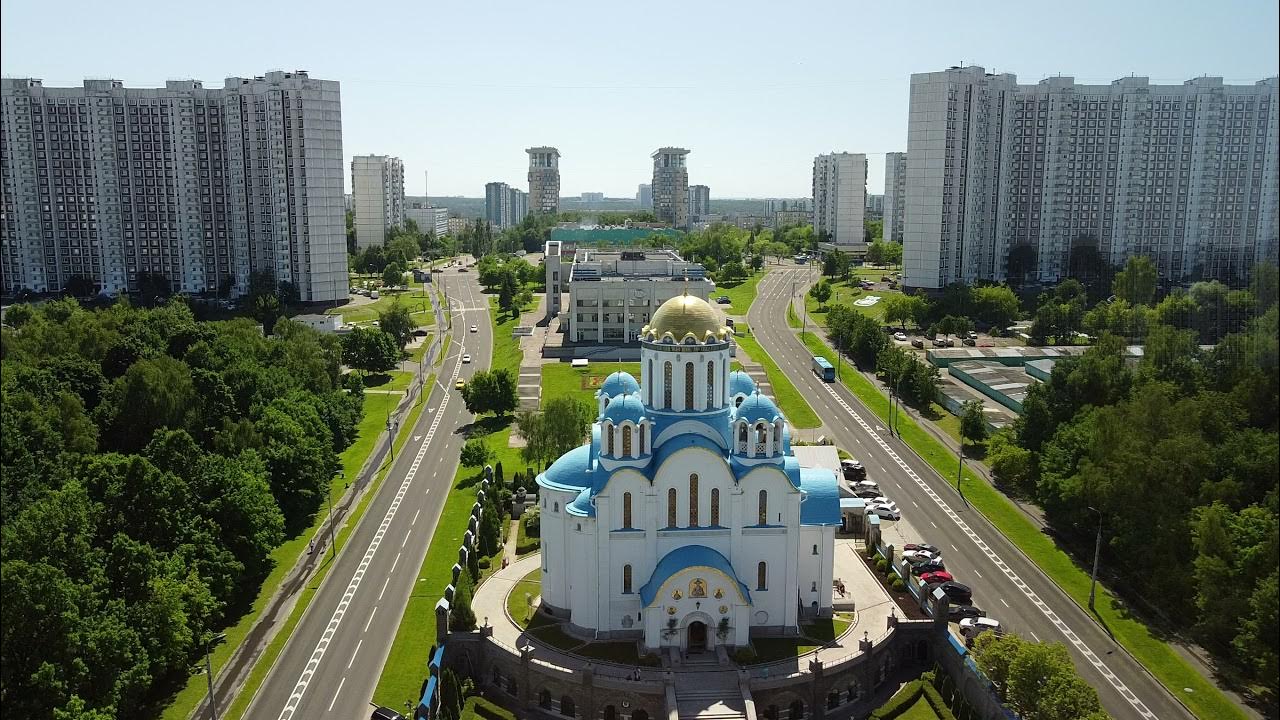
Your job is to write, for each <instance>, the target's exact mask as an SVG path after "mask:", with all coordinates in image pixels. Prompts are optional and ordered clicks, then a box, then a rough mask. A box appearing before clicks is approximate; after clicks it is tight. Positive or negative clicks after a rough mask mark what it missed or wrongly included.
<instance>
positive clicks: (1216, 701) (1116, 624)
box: [803, 333, 1248, 720]
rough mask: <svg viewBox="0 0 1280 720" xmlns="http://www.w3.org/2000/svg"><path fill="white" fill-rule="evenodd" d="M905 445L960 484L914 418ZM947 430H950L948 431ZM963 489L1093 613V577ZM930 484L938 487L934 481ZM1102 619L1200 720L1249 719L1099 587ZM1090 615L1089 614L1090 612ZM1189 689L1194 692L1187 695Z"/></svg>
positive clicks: (974, 481)
mask: <svg viewBox="0 0 1280 720" xmlns="http://www.w3.org/2000/svg"><path fill="white" fill-rule="evenodd" d="M803 340H804V344H805V346H806V347H808V348H809V349H810V351H812V352H813V353H814V354H815V355H824V356H825V357H827V359H828V360H834V357H835V352H834V351H833V350H832V349H831V348H830V346H828V345H826V344H825V343H824V342H823V341H822V340H821V339H820V338H818V337H817V336H816V335H814V334H813V333H806V334H805V335H804V337H803ZM840 380H841V382H843V383H844V384H845V385H846V386H848V387H849V388H850V390H852V391H853V393H854V394H855V395H857V396H858V399H859V400H861V401H862V402H863V404H865V405H866V406H867V407H868V408H870V410H871V411H872V412H873V413H875V415H876V417H878V418H880V420H881V421H882V422H883V421H885V418H887V416H888V410H889V400H888V398H887V397H886V396H885V395H884V394H882V393H881V392H880V390H879V389H878V388H877V387H876V386H874V385H872V384H871V381H869V380H867V379H866V378H865V377H863V376H862V374H861V373H859V372H857V371H856V370H855V369H853V368H851V367H849V366H848V365H847V364H846V365H845V366H844V367H842V368H841V372H840ZM898 417H899V419H900V422H899V428H900V431H901V435H902V439H903V440H904V441H905V442H906V443H907V444H908V445H910V446H911V448H912V450H914V451H915V452H916V454H917V455H919V456H920V457H921V458H923V459H924V461H925V462H927V463H928V464H929V465H930V466H931V467H932V468H933V469H934V470H935V471H937V472H938V474H939V475H941V476H942V477H943V478H952V480H948V481H947V482H954V478H955V475H956V470H957V466H958V461H957V458H956V455H955V453H953V452H951V451H950V450H948V449H947V448H946V447H945V446H944V445H943V444H942V443H940V442H938V440H937V439H935V438H934V437H933V436H932V435H930V434H929V433H928V432H927V431H925V430H924V429H923V428H921V427H920V426H919V425H917V424H916V423H915V421H913V420H912V419H911V418H910V417H907V416H905V415H899V416H898ZM944 428H945V425H944ZM963 478H964V479H963V482H962V487H963V490H964V496H965V498H966V499H967V500H968V502H969V503H970V504H971V505H972V506H973V507H974V508H976V509H977V510H978V511H979V512H981V513H982V514H983V515H984V516H985V517H986V518H987V520H989V521H990V522H991V524H992V525H994V526H995V527H996V528H997V529H998V530H999V531H1000V532H1001V533H1003V534H1004V536H1005V537H1007V538H1008V539H1009V540H1010V541H1011V542H1012V543H1013V544H1014V545H1017V546H1018V548H1019V549H1020V550H1021V551H1022V552H1023V553H1025V554H1026V555H1027V556H1028V557H1029V558H1031V560H1032V562H1034V563H1035V564H1036V565H1037V566H1039V567H1040V569H1041V570H1042V571H1043V572H1044V573H1045V574H1046V575H1048V576H1049V578H1050V579H1052V580H1053V582H1054V583H1056V584H1057V585H1058V587H1060V588H1062V590H1063V591H1064V592H1065V593H1066V594H1067V595H1069V596H1070V597H1071V599H1072V600H1074V601H1075V602H1076V604H1078V605H1079V606H1080V607H1081V608H1088V600H1089V573H1088V571H1087V570H1086V569H1084V568H1082V567H1081V566H1079V565H1077V564H1076V562H1075V561H1074V560H1073V559H1072V558H1071V556H1069V555H1067V554H1066V553H1065V552H1063V551H1062V550H1060V549H1058V547H1057V546H1056V545H1054V543H1053V540H1052V539H1050V538H1049V536H1047V535H1046V534H1045V533H1043V532H1041V530H1040V529H1039V528H1037V527H1036V526H1035V525H1033V524H1032V523H1031V522H1030V521H1029V520H1028V519H1027V518H1026V515H1024V514H1023V513H1022V512H1021V511H1020V510H1018V509H1017V508H1016V507H1015V506H1014V505H1013V503H1012V502H1010V501H1009V499H1008V498H1007V497H1005V496H1004V494H1002V493H1001V492H1000V491H998V490H996V489H995V488H993V487H992V486H991V485H989V484H987V482H986V481H985V480H983V479H982V478H980V477H979V476H978V475H976V474H974V473H973V471H972V470H970V469H969V468H968V467H967V466H966V467H965V471H964V475H963ZM930 482H938V479H937V478H931V479H930ZM1095 608H1096V615H1097V617H1098V618H1099V619H1100V621H1101V623H1102V624H1103V626H1104V627H1105V628H1106V629H1107V630H1108V631H1109V632H1110V633H1111V634H1112V636H1113V637H1115V639H1116V640H1117V641H1118V642H1119V643H1120V644H1121V645H1123V646H1124V647H1125V649H1127V650H1128V651H1129V652H1130V653H1132V654H1133V655H1134V657H1136V658H1137V659H1138V661H1139V662H1141V663H1142V664H1143V665H1144V666H1146V668H1147V669H1148V670H1150V671H1151V673H1152V674H1153V675H1154V676H1155V677H1156V679H1158V680H1159V681H1160V682H1161V683H1162V684H1163V685H1164V686H1165V687H1166V688H1168V689H1169V691H1170V692H1172V693H1173V694H1174V695H1175V696H1177V698H1178V699H1179V700H1181V701H1182V702H1183V703H1185V704H1186V705H1187V707H1189V708H1190V709H1191V711H1192V712H1193V713H1195V715H1196V717H1199V718H1206V719H1208V718H1214V719H1215V720H1216V719H1217V718H1241V719H1243V718H1246V717H1248V715H1246V714H1245V713H1244V711H1243V710H1241V709H1240V708H1239V707H1237V706H1236V705H1235V703H1233V702H1231V700H1230V699H1228V698H1227V696H1226V695H1224V694H1222V692H1221V691H1220V690H1218V688H1217V686H1215V685H1214V684H1213V683H1212V682H1210V681H1209V679H1208V678H1206V677H1205V676H1204V675H1202V674H1200V673H1199V672H1198V671H1197V670H1196V669H1195V668H1194V667H1192V666H1191V665H1189V664H1188V663H1187V662H1186V661H1185V660H1183V659H1182V657H1181V656H1179V655H1178V654H1177V653H1176V652H1175V651H1174V650H1173V648H1171V647H1169V645H1168V644H1166V643H1165V642H1164V641H1162V640H1161V639H1160V638H1159V637H1157V636H1156V634H1155V632H1154V631H1153V630H1152V629H1151V628H1149V627H1148V626H1147V625H1146V624H1144V623H1143V622H1142V621H1141V620H1139V619H1137V618H1134V617H1133V616H1132V615H1130V614H1129V613H1128V612H1127V611H1126V610H1125V609H1124V608H1123V602H1121V601H1117V600H1116V599H1115V598H1114V597H1113V596H1112V594H1111V592H1110V591H1109V590H1108V589H1107V588H1106V587H1105V586H1103V585H1099V586H1098V595H1097V600H1096V602H1095ZM1086 612H1087V610H1086ZM1185 688H1189V689H1190V692H1187V691H1186V690H1185Z"/></svg>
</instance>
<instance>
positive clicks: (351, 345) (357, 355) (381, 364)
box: [342, 327, 400, 373]
mask: <svg viewBox="0 0 1280 720" xmlns="http://www.w3.org/2000/svg"><path fill="white" fill-rule="evenodd" d="M342 362H343V363H345V364H346V365H347V366H349V367H352V368H355V369H356V370H363V371H365V372H375V373H380V372H389V371H391V370H394V369H395V368H396V366H397V365H398V364H399V363H400V348H399V347H397V345H396V340H395V338H393V337H391V335H390V334H389V333H386V332H383V331H382V330H380V329H378V328H371V327H357V328H353V329H352V330H351V332H349V333H347V334H346V335H344V336H343V337H342Z"/></svg>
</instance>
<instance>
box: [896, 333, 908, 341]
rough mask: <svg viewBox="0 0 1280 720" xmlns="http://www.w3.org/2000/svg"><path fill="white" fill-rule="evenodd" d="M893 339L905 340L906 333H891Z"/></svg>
mask: <svg viewBox="0 0 1280 720" xmlns="http://www.w3.org/2000/svg"><path fill="white" fill-rule="evenodd" d="M893 339H894V340H897V341H898V342H906V341H907V334H906V333H904V332H896V333H894V334H893Z"/></svg>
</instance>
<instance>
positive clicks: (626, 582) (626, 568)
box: [622, 565, 631, 595]
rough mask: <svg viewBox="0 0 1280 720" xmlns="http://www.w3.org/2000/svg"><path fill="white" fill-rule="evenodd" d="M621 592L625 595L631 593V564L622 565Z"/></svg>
mask: <svg viewBox="0 0 1280 720" xmlns="http://www.w3.org/2000/svg"><path fill="white" fill-rule="evenodd" d="M622 592H623V593H625V594H627V595H630V594H631V566H630V565H623V566H622Z"/></svg>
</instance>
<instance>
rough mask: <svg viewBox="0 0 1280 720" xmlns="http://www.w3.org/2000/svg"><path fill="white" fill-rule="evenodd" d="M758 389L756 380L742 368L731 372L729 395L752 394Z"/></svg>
mask: <svg viewBox="0 0 1280 720" xmlns="http://www.w3.org/2000/svg"><path fill="white" fill-rule="evenodd" d="M755 391H756V381H755V380H752V379H751V376H750V375H748V374H746V373H745V372H743V371H741V370H734V371H733V372H731V373H729V397H734V396H736V395H750V394H751V393H753V392H755Z"/></svg>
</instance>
